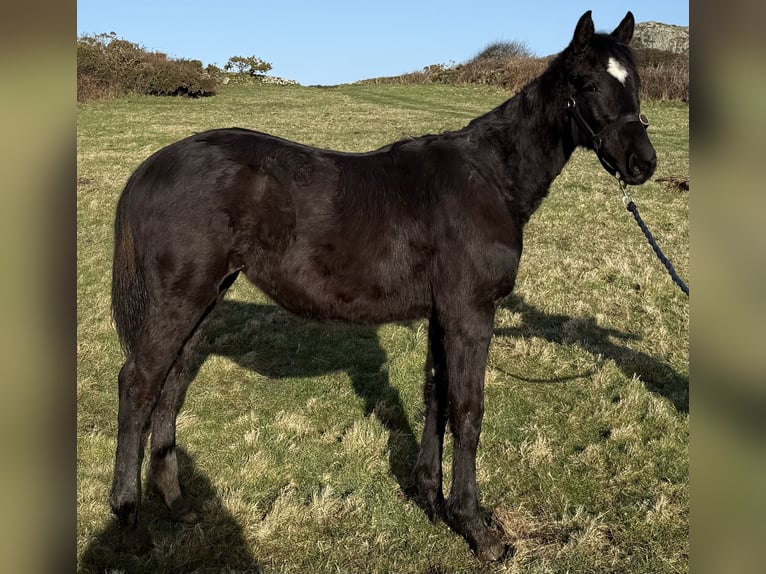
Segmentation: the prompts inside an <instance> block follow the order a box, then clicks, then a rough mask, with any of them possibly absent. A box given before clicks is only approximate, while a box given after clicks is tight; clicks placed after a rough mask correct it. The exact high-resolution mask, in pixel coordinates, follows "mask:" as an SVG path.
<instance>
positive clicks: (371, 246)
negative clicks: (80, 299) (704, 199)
mask: <svg viewBox="0 0 766 574" xmlns="http://www.w3.org/2000/svg"><path fill="white" fill-rule="evenodd" d="M633 28H634V19H633V15H632V14H631V13H630V12H628V14H627V15H626V16H625V18H624V19H623V20H622V22H621V23H620V24H619V26H617V28H616V29H615V30H614V31H613V32H612V33H611V34H600V33H598V34H597V33H595V32H594V29H593V20H592V19H591V13H590V12H586V13H585V14H584V15H583V16H582V17H581V18H580V20H579V22H578V23H577V27H576V29H575V32H574V37H573V39H572V42H571V43H570V45H569V46H568V47H567V48H566V49H565V50H564V51H563V52H562V53H561V54H559V55H558V56H557V57H555V58H554V59H553V60H552V61H551V63H550V65H549V66H548V68H547V70H546V71H545V72H544V73H543V74H542V75H541V76H540V77H538V78H537V79H535V80H534V81H532V82H530V83H529V84H528V85H527V86H526V87H524V88H523V89H522V90H521V91H520V92H519V93H518V94H516V95H515V96H514V97H513V98H511V99H510V100H508V101H506V102H505V103H503V104H502V105H500V106H498V107H497V108H495V109H494V110H492V111H490V112H489V113H487V114H485V115H483V116H481V117H479V118H477V119H475V120H473V121H472V122H470V123H469V124H468V125H467V126H466V127H465V128H463V129H461V130H458V131H454V132H448V133H443V134H439V135H426V136H423V137H418V138H413V139H405V140H402V141H398V142H395V143H393V144H391V145H388V146H386V147H383V148H381V149H378V150H375V151H371V152H368V153H359V154H354V153H341V152H336V151H329V150H322V149H317V148H313V147H308V146H305V145H300V144H297V143H293V142H289V141H286V140H283V139H280V138H277V137H274V136H271V135H267V134H263V133H258V132H253V131H249V130H245V129H236V128H232V129H218V130H211V131H207V132H204V133H200V134H197V135H193V136H191V137H188V138H186V139H184V140H181V141H179V142H176V143H174V144H172V145H170V146H168V147H166V148H164V149H162V150H160V151H158V152H157V153H155V154H154V155H152V156H151V157H149V158H148V159H147V160H146V161H145V162H144V163H143V164H142V165H141V166H140V167H139V168H138V169H137V170H136V171H135V173H133V175H132V176H131V177H130V179H129V180H128V182H127V185H126V186H125V189H124V191H123V192H122V195H121V197H120V200H119V203H118V205H117V215H116V221H115V250H114V267H113V284H112V304H113V313H114V319H115V322H116V326H117V331H118V333H119V336H120V340H121V342H122V344H123V346H124V348H125V350H126V354H127V361H126V362H125V364H124V365H123V367H122V369H121V370H120V373H119V378H118V380H119V415H118V418H119V428H118V435H117V454H116V462H115V472H114V482H113V485H112V490H111V495H110V499H109V501H110V504H111V507H112V510H113V511H114V512H115V514H116V515H117V517H118V519H119V522H120V525H121V527H122V532H123V542H124V544H125V546H126V547H127V548H128V549H129V550H131V551H142V550H145V549H147V548H148V547H149V546H150V544H151V542H150V539H149V536H148V533H146V531H145V530H144V529H143V528H142V527H141V526H140V525H139V519H138V507H139V502H140V475H141V473H140V470H141V461H142V458H143V451H144V446H145V444H146V439H147V436H148V433H149V430H151V463H150V471H151V472H150V475H151V479H152V481H153V483H154V484H155V485H156V486H157V487H158V490H159V491H160V492H161V493H162V496H163V498H164V500H165V502H166V503H167V505H168V507H169V508H170V512H171V518H172V519H174V520H179V521H184V522H193V521H196V520H197V519H198V518H199V517H198V515H197V513H196V512H195V511H194V510H193V507H192V505H191V503H190V502H189V500H188V499H186V498H185V497H184V496H183V495H182V494H181V489H180V486H179V483H178V465H177V461H176V453H175V430H176V423H175V421H176V415H177V413H178V410H179V408H180V407H181V404H182V403H183V400H184V396H185V392H186V389H187V387H188V384H189V383H190V380H189V379H190V378H191V377H189V376H188V373H187V372H186V371H187V369H188V364H189V363H190V357H191V356H192V355H193V352H192V350H193V347H194V345H195V343H196V342H197V341H198V340H199V337H200V333H201V331H202V327H203V325H204V323H205V322H206V320H207V318H208V317H209V315H210V312H211V311H212V310H213V308H214V307H215V305H216V303H217V302H218V301H220V300H221V298H222V297H223V296H224V294H225V292H226V290H227V289H228V288H229V287H230V286H231V284H232V283H233V282H234V280H235V279H236V277H237V275H238V274H239V273H240V272H241V273H243V274H244V275H245V276H246V277H247V278H248V279H249V280H250V281H252V282H253V283H254V284H255V285H257V286H258V287H259V288H260V289H261V290H263V291H264V292H265V293H267V294H268V295H269V296H270V297H271V298H273V299H274V300H275V301H277V302H278V303H279V304H280V305H282V306H284V307H285V308H286V309H288V310H289V311H292V312H294V313H296V314H298V315H302V316H305V317H312V318H315V319H338V320H344V321H352V322H360V323H370V324H375V323H382V322H387V321H402V320H410V319H415V318H422V317H427V318H428V319H429V321H430V322H429V330H428V357H427V361H426V382H425V390H424V399H425V407H426V409H425V428H424V430H423V439H422V442H421V446H420V453H419V455H418V459H417V463H416V465H415V479H416V483H417V487H418V501H419V503H420V504H421V506H422V507H423V508H424V509H425V511H426V512H427V513H428V515H429V517H430V518H431V519H432V520H438V519H442V520H444V521H445V522H446V523H447V524H448V525H449V526H450V527H451V528H452V529H454V530H455V531H456V532H458V533H460V534H461V535H462V536H463V537H464V538H465V539H466V540H467V541H468V543H469V544H470V545H471V547H472V549H473V550H474V551H475V553H476V555H477V556H478V557H479V558H480V559H483V560H493V559H498V558H499V557H501V556H502V555H503V553H504V551H505V546H504V545H503V544H502V543H501V541H500V540H499V539H498V538H497V537H496V536H495V535H494V534H492V533H491V532H490V530H489V528H488V527H487V526H486V525H485V524H484V522H483V520H482V518H481V516H480V513H479V503H478V498H477V493H476V448H477V445H478V442H479V433H480V431H481V423H482V415H483V412H484V398H483V397H484V392H483V389H484V370H485V366H486V361H487V352H488V347H489V342H490V337H491V334H492V329H493V319H494V313H495V305H496V302H497V301H498V300H499V299H501V298H502V297H504V296H505V295H507V294H508V293H510V292H511V290H512V289H513V285H514V281H515V278H516V271H517V268H518V265H519V258H520V256H521V248H522V230H523V228H524V225H525V224H526V222H527V221H528V220H529V218H530V216H531V215H532V213H533V212H534V211H535V209H536V208H537V207H538V205H539V204H540V202H541V201H542V200H543V198H544V197H545V196H546V195H547V193H548V189H549V187H550V185H551V182H552V181H553V179H554V178H555V177H556V176H557V175H558V174H559V172H560V171H561V169H562V168H563V167H564V165H565V164H566V162H567V160H568V159H569V157H570V156H571V154H572V152H573V151H574V149H575V148H576V147H577V146H584V147H586V148H590V149H593V150H595V152H596V153H597V155H598V157H599V159H600V160H601V162H602V164H603V166H604V168H605V169H606V170H607V171H609V172H610V173H611V174H612V175H615V176H617V177H619V178H621V179H622V180H623V181H624V182H626V183H628V184H633V185H637V184H641V183H643V182H644V181H646V180H647V179H648V178H649V177H650V176H651V175H652V173H653V172H654V169H655V166H656V155H655V151H654V148H653V147H652V145H651V143H650V142H649V138H648V136H647V133H646V129H645V127H646V123H647V122H646V119H645V117H644V116H643V115H640V114H639V96H638V94H639V76H638V71H637V68H636V63H635V60H634V56H633V54H632V52H631V50H630V49H629V48H628V43H629V42H630V40H631V38H632V36H633ZM447 422H449V426H450V429H451V432H452V434H453V437H454V457H453V461H452V464H453V482H452V488H451V491H450V493H449V497H448V498H446V499H445V497H444V494H443V490H442V446H443V439H444V432H445V427H446V425H447Z"/></svg>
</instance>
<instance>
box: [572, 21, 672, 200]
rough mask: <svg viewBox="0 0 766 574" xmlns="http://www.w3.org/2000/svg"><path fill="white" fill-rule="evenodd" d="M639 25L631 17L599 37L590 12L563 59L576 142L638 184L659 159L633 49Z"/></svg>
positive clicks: (607, 165) (613, 169)
mask: <svg viewBox="0 0 766 574" xmlns="http://www.w3.org/2000/svg"><path fill="white" fill-rule="evenodd" d="M634 24H635V22H634V20H633V14H631V13H630V12H628V13H627V14H626V16H625V18H623V20H622V22H620V25H619V26H617V28H615V30H614V31H613V32H612V33H611V34H596V33H595V32H594V29H593V20H592V18H591V13H590V11H588V12H586V13H585V14H583V16H582V17H581V18H580V21H579V22H578V23H577V28H576V29H575V33H574V38H573V39H572V43H571V44H570V45H569V46H568V47H567V49H566V50H565V51H564V54H563V56H564V62H565V66H566V73H567V90H568V94H567V103H566V105H567V108H568V112H569V116H570V119H571V126H572V130H573V132H572V133H573V140H574V142H575V143H576V144H578V145H583V146H585V147H588V148H590V149H593V150H594V151H595V152H596V154H597V155H598V158H599V160H601V164H602V165H603V166H604V169H606V170H607V171H608V172H609V173H610V174H612V175H619V177H620V179H622V180H623V181H624V182H625V183H628V184H631V185H638V184H641V183H644V182H645V181H646V180H647V179H649V178H650V177H651V176H652V174H653V173H654V169H655V167H656V166H657V154H656V152H655V151H654V147H652V144H651V142H650V141H649V136H648V135H647V133H646V127H647V126H648V124H649V121H648V120H647V119H646V116H644V115H643V114H641V109H640V102H639V96H638V92H639V88H640V85H641V80H640V78H639V76H638V69H637V67H636V62H635V58H634V55H633V52H632V51H631V50H630V48H628V43H629V42H630V40H631V38H632V37H633V27H634Z"/></svg>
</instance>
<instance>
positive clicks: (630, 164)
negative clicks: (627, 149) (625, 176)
mask: <svg viewBox="0 0 766 574" xmlns="http://www.w3.org/2000/svg"><path fill="white" fill-rule="evenodd" d="M637 159H638V156H636V154H634V153H632V154H630V157H629V158H628V170H629V171H631V172H633V173H635V172H636V160H637Z"/></svg>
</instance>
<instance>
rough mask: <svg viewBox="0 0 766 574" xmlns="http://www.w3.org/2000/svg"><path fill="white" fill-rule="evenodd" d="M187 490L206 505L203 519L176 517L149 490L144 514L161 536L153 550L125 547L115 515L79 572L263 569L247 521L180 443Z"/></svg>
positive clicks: (86, 554)
mask: <svg viewBox="0 0 766 574" xmlns="http://www.w3.org/2000/svg"><path fill="white" fill-rule="evenodd" d="M176 454H177V457H178V467H179V473H180V479H181V483H182V485H183V489H184V492H186V493H187V494H189V495H190V496H191V497H192V498H193V499H194V502H195V505H196V506H197V507H198V508H200V509H201V510H202V511H203V514H204V520H203V523H202V524H201V525H198V526H188V525H179V524H174V523H172V522H171V521H170V519H169V515H168V510H167V508H166V507H165V505H164V503H163V502H162V500H161V497H160V495H159V494H157V493H154V492H149V493H147V496H145V497H144V500H143V502H142V515H141V520H142V522H143V524H144V525H145V526H147V527H148V529H149V531H150V532H151V534H152V537H153V539H154V542H155V545H156V546H155V548H154V550H153V551H152V552H150V553H148V554H146V555H141V556H134V555H132V554H127V553H124V552H122V551H121V546H120V527H119V524H118V522H117V519H116V518H114V517H112V518H111V519H110V520H109V523H108V524H107V526H106V527H105V528H104V529H103V530H101V531H100V532H99V533H97V534H96V535H95V536H94V537H93V538H92V539H91V540H90V542H89V543H88V545H87V546H86V548H85V550H84V551H83V553H82V555H81V556H80V561H79V568H78V572H80V573H82V574H86V573H87V574H91V573H93V574H95V573H102V572H146V573H149V572H178V573H181V572H192V571H194V572H227V571H230V570H235V571H237V572H252V573H257V572H260V571H261V568H260V566H259V565H258V563H257V561H256V559H255V557H254V556H253V553H252V550H251V549H250V546H249V544H248V543H247V542H246V540H245V537H244V535H243V531H242V526H241V525H240V523H239V522H238V521H237V519H236V518H234V516H233V515H232V514H231V513H230V512H229V511H228V510H227V508H226V505H225V504H224V502H223V501H222V500H221V498H220V496H219V495H218V493H217V492H216V490H215V488H214V487H213V485H212V484H211V482H210V480H208V478H207V477H206V476H205V474H204V473H203V472H201V471H200V470H199V469H198V468H197V466H196V464H194V461H193V460H192V459H191V457H190V456H189V455H188V454H187V452H186V451H185V450H184V449H183V448H182V447H178V448H177V449H176Z"/></svg>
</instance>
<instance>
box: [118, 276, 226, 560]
mask: <svg viewBox="0 0 766 574" xmlns="http://www.w3.org/2000/svg"><path fill="white" fill-rule="evenodd" d="M210 292H211V295H210V297H209V298H208V299H207V301H206V302H205V303H203V302H202V301H203V299H202V297H200V296H198V297H196V298H192V297H187V298H184V299H182V300H181V299H178V298H172V299H168V300H166V301H164V303H163V305H161V306H155V307H152V308H150V309H149V310H148V313H147V316H146V319H145V321H144V324H143V326H142V329H141V334H140V336H139V339H138V342H137V344H136V345H135V348H134V349H133V350H132V351H131V353H130V356H129V357H128V360H127V362H126V363H125V365H124V366H123V367H122V369H121V370H120V374H119V377H118V386H119V409H118V428H117V454H116V458H115V466H114V480H113V483H112V491H111V494H110V496H109V504H110V506H111V507H112V510H113V512H114V513H115V514H116V515H117V518H118V520H119V522H120V527H121V529H122V539H123V545H124V546H125V548H126V549H127V550H129V551H131V552H136V553H139V552H143V551H146V550H148V549H149V547H150V546H151V540H150V539H149V536H148V534H147V533H146V531H145V530H144V529H143V528H141V527H140V525H139V522H138V507H139V504H140V499H141V461H142V460H143V452H144V446H145V444H146V438H147V435H148V431H149V423H150V417H151V416H152V411H153V410H154V408H155V406H156V405H157V403H158V402H159V401H160V399H161V394H162V390H163V388H164V385H165V381H166V379H167V377H168V375H169V373H170V371H171V369H173V366H174V364H175V362H176V359H177V357H178V356H179V353H181V352H182V349H183V347H184V344H185V343H186V342H187V340H188V338H189V337H190V336H191V335H192V334H193V332H194V330H195V327H196V326H197V325H198V323H199V322H200V320H201V318H202V317H203V316H204V314H205V310H206V309H207V307H208V305H210V303H212V302H214V301H215V297H216V292H215V289H214V288H212V289H210ZM176 386H177V385H176ZM171 394H173V393H171ZM169 398H170V395H169ZM168 400H169V399H168Z"/></svg>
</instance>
